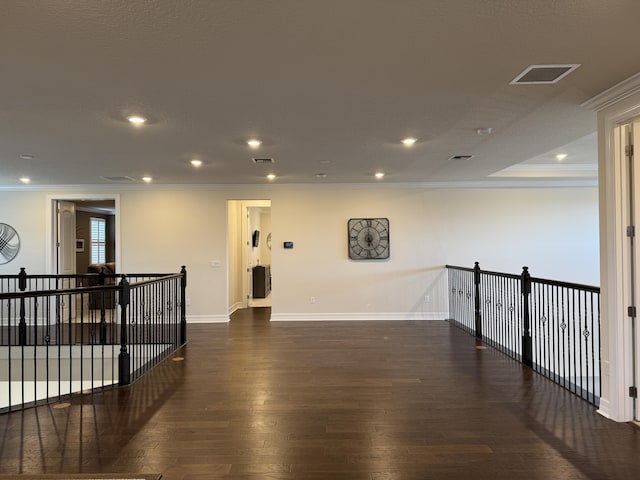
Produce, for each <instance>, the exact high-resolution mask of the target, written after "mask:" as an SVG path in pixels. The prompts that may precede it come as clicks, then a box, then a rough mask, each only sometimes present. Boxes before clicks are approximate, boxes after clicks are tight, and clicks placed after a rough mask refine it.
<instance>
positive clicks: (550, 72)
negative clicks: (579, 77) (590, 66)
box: [509, 63, 580, 85]
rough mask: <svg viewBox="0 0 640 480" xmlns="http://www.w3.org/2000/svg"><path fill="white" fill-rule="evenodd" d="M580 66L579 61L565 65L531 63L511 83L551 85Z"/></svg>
mask: <svg viewBox="0 0 640 480" xmlns="http://www.w3.org/2000/svg"><path fill="white" fill-rule="evenodd" d="M579 66H580V64H579V63H570V64H564V65H529V66H528V67H527V68H525V69H524V71H523V72H522V73H521V74H520V75H518V76H517V77H516V78H514V79H513V80H511V82H509V84H510V85H549V84H552V83H557V82H559V81H560V80H562V79H563V78H564V77H566V76H567V75H569V74H570V73H571V72H573V71H574V70H575V69H576V68H578V67H579Z"/></svg>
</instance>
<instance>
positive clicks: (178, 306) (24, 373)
mask: <svg viewBox="0 0 640 480" xmlns="http://www.w3.org/2000/svg"><path fill="white" fill-rule="evenodd" d="M186 278H187V272H186V269H185V267H182V269H181V271H180V273H176V274H130V275H106V274H105V273H104V271H102V272H100V273H99V274H82V275H28V274H27V273H26V272H25V269H24V268H23V269H21V271H20V273H19V274H18V275H4V276H0V412H2V411H11V410H15V409H18V408H24V407H27V406H33V405H38V404H42V403H47V402H50V401H55V400H60V399H61V398H64V397H67V396H69V395H72V394H74V393H78V392H86V391H91V390H94V389H103V388H107V387H112V386H113V385H127V384H129V383H131V382H132V381H134V380H136V379H137V378H138V377H139V376H140V375H142V374H143V373H144V372H146V371H147V370H149V369H150V368H152V367H153V366H154V365H156V364H157V363H159V362H160V361H162V360H163V359H164V358H166V357H167V356H169V355H170V354H171V353H172V352H174V351H175V350H176V349H177V348H178V347H179V346H180V345H183V344H184V343H185V342H186V309H185V307H186V304H185V290H186V285H187V281H186ZM87 285H94V286H87Z"/></svg>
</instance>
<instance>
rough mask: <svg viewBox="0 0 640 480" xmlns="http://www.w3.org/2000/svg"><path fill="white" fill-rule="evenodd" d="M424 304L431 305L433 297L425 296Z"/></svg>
mask: <svg viewBox="0 0 640 480" xmlns="http://www.w3.org/2000/svg"><path fill="white" fill-rule="evenodd" d="M424 303H431V297H430V296H429V295H425V296H424Z"/></svg>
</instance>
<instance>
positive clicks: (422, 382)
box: [0, 308, 640, 480]
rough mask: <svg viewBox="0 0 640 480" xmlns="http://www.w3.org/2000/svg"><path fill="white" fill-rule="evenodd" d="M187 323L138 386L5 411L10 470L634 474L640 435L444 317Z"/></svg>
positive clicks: (207, 475) (198, 479) (275, 475)
mask: <svg viewBox="0 0 640 480" xmlns="http://www.w3.org/2000/svg"><path fill="white" fill-rule="evenodd" d="M268 316H269V309H268V308H254V309H248V310H246V311H239V312H238V314H236V315H234V318H233V320H232V322H231V323H230V324H228V325H227V324H208V325H190V326H189V343H188V345H187V346H186V347H184V348H183V349H181V350H180V351H179V352H177V353H176V355H177V356H181V357H184V361H180V362H172V361H171V360H170V359H169V360H168V361H165V362H163V363H162V364H161V365H159V366H158V367H156V368H154V369H153V370H152V371H151V372H150V373H149V374H148V375H146V376H145V377H143V378H142V379H140V380H139V381H138V382H136V383H135V384H133V385H131V386H129V387H125V388H118V389H114V390H107V391H104V392H95V393H93V394H90V395H83V396H80V397H77V398H74V399H73V400H72V401H71V406H70V407H69V408H64V409H55V408H53V406H44V407H38V408H33V409H29V410H26V411H24V412H14V413H10V414H5V415H0V473H4V474H18V473H21V472H26V473H51V474H55V473H81V472H85V473H112V472H126V473H144V472H159V473H162V474H163V479H164V480H213V479H245V480H253V479H273V480H279V479H282V480H293V479H295V480H315V479H318V480H319V479H323V480H324V479H328V478H331V479H337V480H340V479H349V480H359V479H366V480H391V479H393V480H400V479H401V480H412V479H416V480H417V479H419V480H425V479H432V478H433V479H439V480H441V479H445V480H446V479H468V478H474V479H491V480H501V479H505V480H506V479H509V480H512V479H514V478H518V479H525V480H526V479H530V480H538V479H544V480H548V479H555V478H563V479H580V480H584V479H596V478H597V479H625V480H626V479H629V478H638V477H640V430H638V429H637V428H636V427H635V426H633V425H630V424H618V423H615V422H611V421H609V420H607V419H605V418H603V417H601V416H599V415H598V414H597V413H596V412H595V409H594V408H593V407H592V406H590V405H588V404H587V403H585V402H584V401H582V400H580V399H578V398H576V397H575V396H573V395H571V394H570V393H568V392H567V391H565V390H563V389H562V388H560V387H558V386H557V385H554V384H552V383H550V382H549V381H547V380H545V379H544V378H542V377H540V376H539V375H537V374H535V373H534V372H532V371H531V370H529V369H527V368H526V367H523V366H522V365H520V364H518V363H516V362H514V361H513V360H512V359H509V358H507V357H505V356H504V355H502V354H500V353H499V352H496V351H495V350H493V349H491V348H487V349H483V350H479V349H476V348H475V346H476V344H475V338H473V337H471V336H469V335H468V334H466V333H464V332H462V331H461V330H459V329H457V328H455V327H452V326H450V325H449V324H448V323H446V322H436V321H433V322H412V321H408V322H398V321H388V322H385V321H372V322H331V323H322V322H283V323H275V322H274V323H270V322H269V321H268Z"/></svg>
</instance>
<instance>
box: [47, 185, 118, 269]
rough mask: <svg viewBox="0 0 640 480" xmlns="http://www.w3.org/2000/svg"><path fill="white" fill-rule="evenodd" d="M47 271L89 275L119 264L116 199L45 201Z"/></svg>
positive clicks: (68, 197)
mask: <svg viewBox="0 0 640 480" xmlns="http://www.w3.org/2000/svg"><path fill="white" fill-rule="evenodd" d="M47 204H48V208H49V209H50V212H51V213H50V215H47V237H48V239H47V249H46V256H47V266H48V267H47V268H48V269H49V272H48V273H53V274H67V275H69V274H82V273H91V272H92V270H91V268H92V267H93V268H94V269H95V268H96V267H95V266H96V265H109V268H110V269H112V270H113V272H114V273H115V272H116V271H117V265H118V264H119V257H120V255H119V245H120V242H119V231H120V229H119V221H118V211H119V197H118V196H116V195H95V194H85V195H82V194H81V195H69V194H67V195H63V196H59V197H56V196H49V197H48V198H47Z"/></svg>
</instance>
